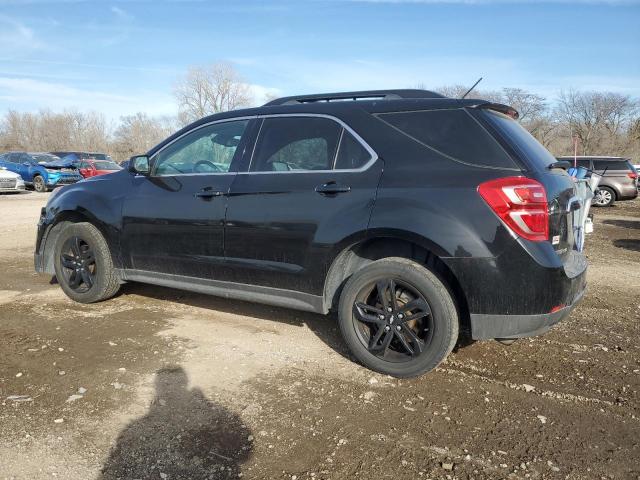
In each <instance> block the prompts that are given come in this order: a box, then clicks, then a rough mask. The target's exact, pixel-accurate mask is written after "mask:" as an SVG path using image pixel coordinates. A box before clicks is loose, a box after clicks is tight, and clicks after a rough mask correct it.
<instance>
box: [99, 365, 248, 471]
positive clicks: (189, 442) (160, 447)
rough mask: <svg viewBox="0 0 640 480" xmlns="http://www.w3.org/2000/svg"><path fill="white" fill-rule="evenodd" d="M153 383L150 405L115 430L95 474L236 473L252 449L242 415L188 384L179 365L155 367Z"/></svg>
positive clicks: (184, 373) (185, 375)
mask: <svg viewBox="0 0 640 480" xmlns="http://www.w3.org/2000/svg"><path fill="white" fill-rule="evenodd" d="M155 388H156V392H155V397H154V399H153V401H152V403H151V407H150V408H149V411H148V412H147V414H146V415H144V416H143V417H142V418H139V419H137V420H134V421H133V422H131V423H130V424H129V425H127V426H126V427H125V428H124V430H122V432H120V434H119V435H118V438H117V440H116V443H115V445H114V446H113V447H112V449H111V451H110V453H109V456H108V458H107V460H106V462H105V463H104V465H103V467H102V469H101V473H100V475H99V476H98V480H115V479H123V478H131V479H133V478H136V479H141V480H143V479H144V480H146V479H154V480H156V479H161V478H167V479H173V478H189V479H193V480H200V479H203V480H204V479H222V478H225V479H226V478H238V477H240V476H241V472H240V465H241V464H242V463H244V462H246V461H247V460H248V459H249V457H250V455H251V451H252V443H251V441H250V439H249V436H250V435H251V431H250V429H249V428H248V427H247V426H246V425H245V424H244V423H243V422H242V420H241V418H240V417H239V416H238V415H236V414H235V413H233V412H231V411H229V410H228V409H226V408H225V407H223V406H221V405H220V404H217V403H215V402H211V401H210V400H208V399H207V398H206V397H205V396H204V394H203V393H202V391H200V390H199V389H197V388H191V389H189V388H188V377H187V374H186V372H185V371H184V369H183V368H182V367H179V366H174V367H168V368H164V369H162V370H159V371H158V372H156V382H155Z"/></svg>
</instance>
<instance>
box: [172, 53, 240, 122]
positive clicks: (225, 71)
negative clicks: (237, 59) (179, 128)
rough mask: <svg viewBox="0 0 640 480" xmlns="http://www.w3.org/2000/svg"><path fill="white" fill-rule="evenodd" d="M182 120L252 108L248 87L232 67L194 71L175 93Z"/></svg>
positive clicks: (190, 70)
mask: <svg viewBox="0 0 640 480" xmlns="http://www.w3.org/2000/svg"><path fill="white" fill-rule="evenodd" d="M174 95H175V97H176V100H177V101H178V109H179V112H180V113H179V115H180V119H181V120H182V121H184V122H185V123H188V122H191V121H194V120H197V119H199V118H202V117H204V116H206V115H211V114H213V113H219V112H226V111H228V110H235V109H236V108H240V107H245V106H249V105H250V104H251V101H252V97H251V92H250V87H249V85H248V84H247V83H246V82H245V81H244V79H243V78H242V77H241V76H240V74H239V73H238V72H237V71H236V69H235V68H234V67H233V65H232V64H230V63H228V62H220V63H215V64H213V65H210V66H207V67H191V68H190V69H189V71H188V72H187V75H186V76H185V77H184V78H183V79H181V80H180V81H179V82H178V84H177V85H176V87H175V89H174Z"/></svg>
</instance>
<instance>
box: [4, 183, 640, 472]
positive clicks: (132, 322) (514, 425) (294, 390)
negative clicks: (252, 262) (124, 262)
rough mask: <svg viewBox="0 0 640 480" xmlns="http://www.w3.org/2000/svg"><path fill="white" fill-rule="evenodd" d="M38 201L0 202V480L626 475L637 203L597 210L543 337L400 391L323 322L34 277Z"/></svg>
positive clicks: (637, 374)
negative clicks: (578, 276)
mask: <svg viewBox="0 0 640 480" xmlns="http://www.w3.org/2000/svg"><path fill="white" fill-rule="evenodd" d="M46 198H47V196H46V195H40V194H36V193H30V194H24V195H19V196H7V195H5V196H0V219H1V220H0V347H1V348H0V402H1V404H0V479H3V478H6V479H13V478H15V479H41V478H54V477H57V478H62V479H105V480H107V479H109V480H111V479H116V478H127V479H159V480H162V479H178V478H180V479H218V478H238V477H243V478H257V479H289V480H292V479H293V480H302V479H325V478H326V479H329V478H331V479H353V478H363V479H368V478H377V479H384V478H389V479H404V478H406V479H414V478H425V479H426V478H432V479H436V478H438V479H439V478H447V479H454V478H459V479H466V478H475V479H483V478H531V479H535V478H568V479H584V478H596V479H600V478H616V479H617V478H633V479H636V478H640V344H639V338H640V336H639V333H640V326H639V319H640V301H639V298H640V201H634V202H621V203H618V204H616V205H615V206H614V207H612V208H608V209H596V210H595V215H596V225H595V232H594V234H593V235H591V236H590V237H589V238H588V240H587V252H588V256H589V260H590V269H589V290H588V293H587V295H586V297H585V299H584V301H583V302H582V304H581V305H580V306H579V307H578V308H577V309H576V310H575V311H574V312H573V313H572V314H571V316H570V318H569V319H567V320H566V321H564V322H563V323H562V324H560V325H559V326H557V327H556V328H555V329H553V330H552V331H551V332H549V333H548V334H547V335H545V336H542V337H538V338H533V339H527V340H521V341H519V342H516V343H515V344H514V345H512V346H510V347H507V346H504V345H501V344H498V343H497V342H478V343H475V344H472V345H470V346H466V347H464V348H459V349H458V350H457V351H456V352H455V353H453V354H452V355H451V356H450V357H449V359H448V360H447V361H446V362H445V363H444V364H443V365H442V366H441V367H440V368H439V369H438V370H437V371H435V372H432V373H431V374H428V375H425V376H423V377H421V378H418V379H413V380H396V379H392V378H390V377H386V376H383V375H378V374H373V373H372V372H370V371H368V370H366V369H364V368H363V367H361V366H359V365H358V364H356V363H355V362H353V361H352V360H351V359H350V358H349V356H348V353H347V352H346V349H345V346H344V344H343V343H342V341H341V340H340V337H339V332H338V330H337V328H336V322H335V318H332V317H323V316H320V315H315V314H309V313H301V312H296V311H290V310H285V309H281V308H274V307H265V306H260V305H253V304H249V303H243V302H238V301H228V300H222V299H218V298H215V297H208V296H204V295H198V294H190V293H185V292H181V291H178V290H171V289H165V288H158V287H149V286H143V285H135V284H129V285H126V286H125V287H124V288H123V290H122V293H121V295H119V296H118V297H116V298H114V299H112V300H109V301H107V302H103V303H100V304H95V305H80V304H76V303H73V302H72V301H70V300H69V299H67V297H65V296H64V295H63V293H62V291H61V290H60V289H59V288H58V286H56V285H54V284H51V283H50V280H51V279H50V278H49V277H47V276H43V275H36V274H35V273H34V272H33V261H32V259H33V256H32V253H33V244H34V241H35V231H36V228H35V226H36V222H37V218H38V214H39V210H40V208H41V207H42V206H43V205H44V204H45V201H46Z"/></svg>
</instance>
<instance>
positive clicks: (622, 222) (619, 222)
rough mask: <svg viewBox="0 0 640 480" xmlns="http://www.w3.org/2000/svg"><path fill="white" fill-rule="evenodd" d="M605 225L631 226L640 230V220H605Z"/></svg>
mask: <svg viewBox="0 0 640 480" xmlns="http://www.w3.org/2000/svg"><path fill="white" fill-rule="evenodd" d="M602 223H603V224H605V225H613V226H615V227H622V228H631V229H633V230H640V220H614V219H610V220H603V221H602Z"/></svg>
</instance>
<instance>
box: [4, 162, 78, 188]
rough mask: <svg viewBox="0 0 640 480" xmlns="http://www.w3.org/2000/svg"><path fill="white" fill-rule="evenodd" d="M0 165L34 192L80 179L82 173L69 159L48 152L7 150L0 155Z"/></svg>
mask: <svg viewBox="0 0 640 480" xmlns="http://www.w3.org/2000/svg"><path fill="white" fill-rule="evenodd" d="M0 167H4V168H6V169H7V170H9V171H11V172H15V173H17V174H18V175H20V176H21V177H22V179H23V180H24V183H25V184H27V185H31V186H33V188H34V190H35V191H36V192H46V191H47V190H52V189H54V188H55V187H57V186H60V185H69V184H70V183H76V182H77V181H80V180H82V175H80V172H78V169H77V168H75V167H74V166H73V163H72V162H70V161H64V160H60V159H59V158H58V157H56V156H55V155H51V154H49V153H28V152H9V153H5V154H3V155H0Z"/></svg>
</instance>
